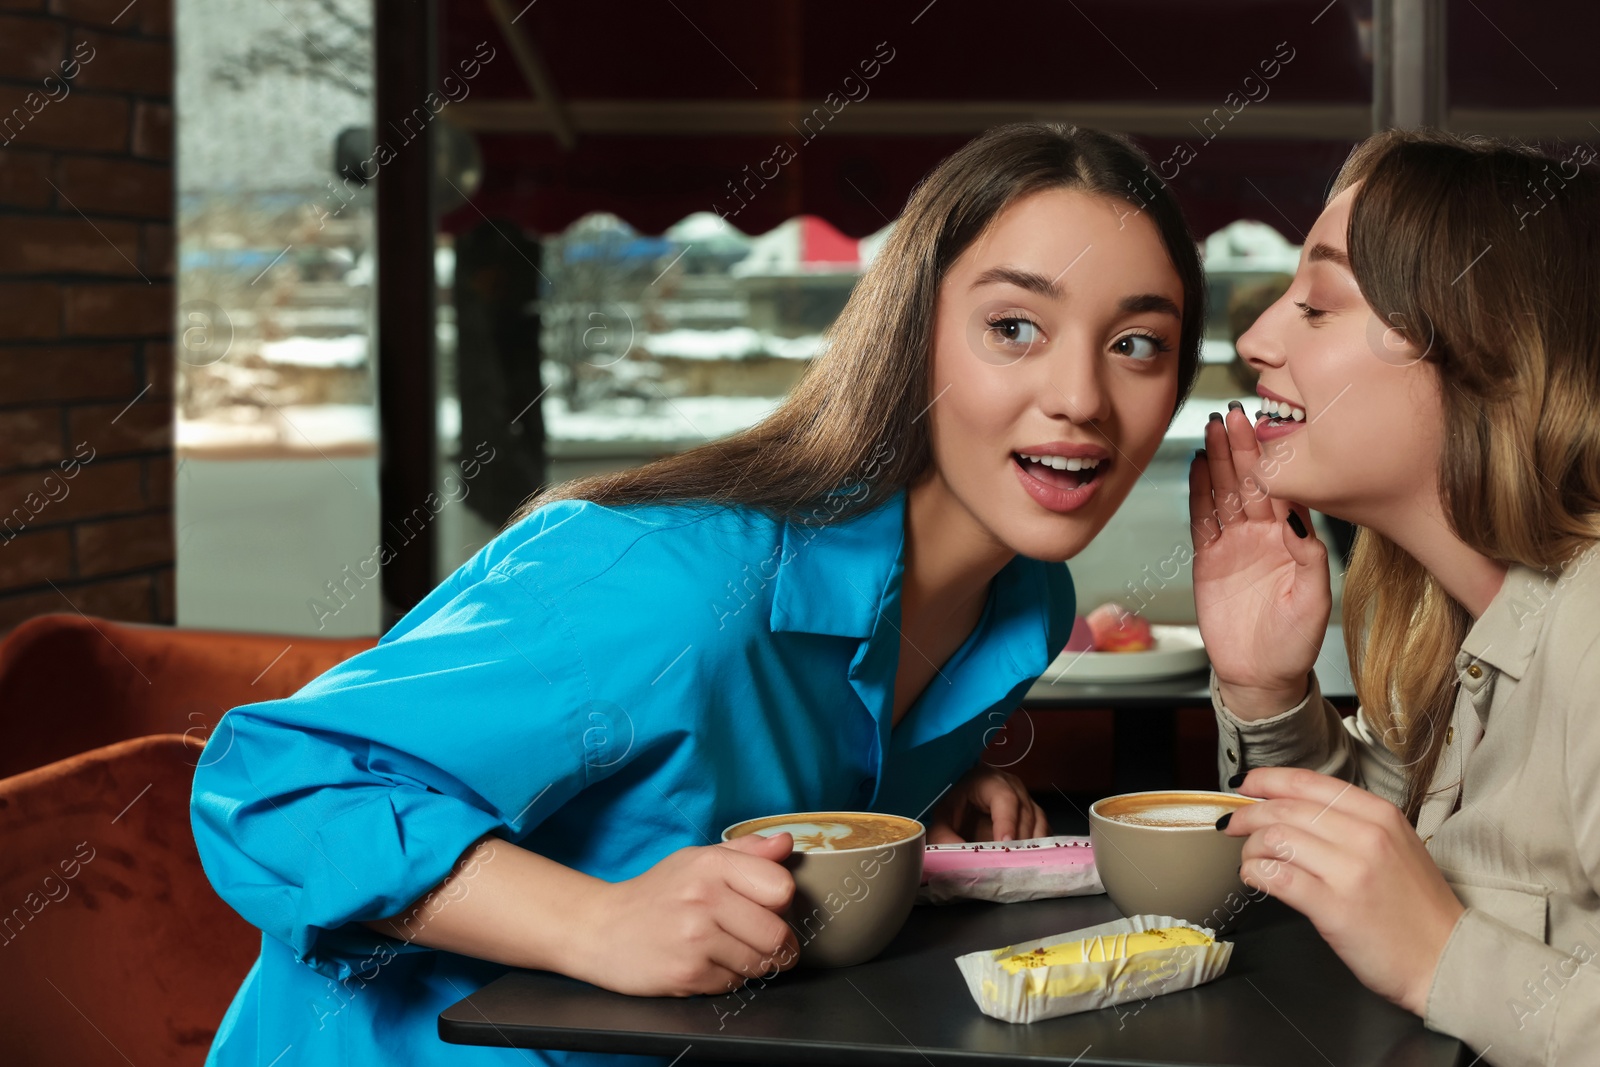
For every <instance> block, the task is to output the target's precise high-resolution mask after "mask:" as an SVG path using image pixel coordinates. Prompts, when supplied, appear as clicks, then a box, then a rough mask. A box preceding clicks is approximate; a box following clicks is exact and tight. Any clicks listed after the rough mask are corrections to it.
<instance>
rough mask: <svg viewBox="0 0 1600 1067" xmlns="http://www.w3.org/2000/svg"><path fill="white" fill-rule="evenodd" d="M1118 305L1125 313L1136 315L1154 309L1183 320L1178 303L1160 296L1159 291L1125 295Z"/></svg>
mask: <svg viewBox="0 0 1600 1067" xmlns="http://www.w3.org/2000/svg"><path fill="white" fill-rule="evenodd" d="M1118 307H1120V308H1121V309H1122V311H1123V312H1124V313H1125V314H1129V315H1138V314H1142V313H1144V312H1147V311H1155V312H1159V313H1161V314H1165V315H1171V316H1172V317H1173V318H1175V319H1177V320H1179V321H1180V322H1181V321H1182V320H1183V312H1181V311H1179V310H1178V305H1177V304H1174V303H1173V302H1172V301H1171V300H1170V299H1168V298H1167V297H1164V296H1162V295H1161V294H1160V293H1141V294H1140V295H1138V296H1125V297H1123V298H1122V303H1121V304H1119V305H1118Z"/></svg>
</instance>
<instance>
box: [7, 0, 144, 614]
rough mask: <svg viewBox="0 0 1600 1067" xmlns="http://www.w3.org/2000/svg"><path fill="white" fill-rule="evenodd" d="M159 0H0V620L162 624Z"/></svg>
mask: <svg viewBox="0 0 1600 1067" xmlns="http://www.w3.org/2000/svg"><path fill="white" fill-rule="evenodd" d="M172 221H173V197H172V16H171V2H170V0H134V2H132V3H129V2H128V0H0V631H4V630H8V629H10V628H11V627H12V626H14V625H16V623H18V622H20V621H22V620H23V619H26V618H28V617H30V616H33V615H38V614H43V613H46V612H72V611H73V610H75V609H76V610H78V611H82V612H83V613H85V614H88V615H95V616H103V617H106V618H113V619H127V620H134V621H144V622H152V621H153V622H164V623H170V622H172V621H173V591H172V581H173V529H172V477H173V470H172V348H171V335H172V322H173V309H172V275H173V231H172Z"/></svg>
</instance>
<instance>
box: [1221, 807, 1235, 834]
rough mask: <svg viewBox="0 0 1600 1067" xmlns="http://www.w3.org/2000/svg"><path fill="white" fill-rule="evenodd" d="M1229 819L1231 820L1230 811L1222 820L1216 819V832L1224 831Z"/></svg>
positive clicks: (1231, 813)
mask: <svg viewBox="0 0 1600 1067" xmlns="http://www.w3.org/2000/svg"><path fill="white" fill-rule="evenodd" d="M1231 818H1233V812H1231V811H1230V812H1228V813H1227V814H1226V815H1224V816H1223V817H1222V818H1220V819H1218V820H1217V829H1218V830H1226V829H1227V828H1228V820H1229V819H1231Z"/></svg>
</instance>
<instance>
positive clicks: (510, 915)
mask: <svg viewBox="0 0 1600 1067" xmlns="http://www.w3.org/2000/svg"><path fill="white" fill-rule="evenodd" d="M1147 167H1148V160H1147V159H1146V158H1145V157H1144V156H1143V155H1142V154H1141V153H1140V152H1139V151H1138V150H1137V149H1136V148H1134V147H1133V146H1132V145H1131V144H1130V143H1129V142H1127V141H1126V140H1124V139H1122V138H1119V137H1115V136H1111V135H1108V134H1103V133H1097V132H1094V131H1089V130H1080V129H1074V128H1071V127H1065V126H1054V125H1019V126H1010V127H1005V128H1001V129H997V130H994V131H991V132H989V133H987V134H985V135H984V136H982V137H980V138H978V139H977V140H975V141H973V142H972V143H971V144H969V145H967V146H966V147H965V148H963V149H961V150H960V151H958V152H957V153H956V154H955V155H953V156H951V157H950V158H949V159H948V160H946V161H945V162H944V163H942V164H941V165H940V166H939V167H938V168H937V169H935V170H934V171H933V172H932V173H931V174H930V175H929V176H928V177H927V178H926V179H925V180H924V181H923V183H922V184H921V185H920V186H919V187H918V188H917V190H916V191H915V192H914V193H913V195H912V197H911V199H910V201H909V203H908V204H907V205H906V208H905V211H904V212H903V213H902V215H901V217H900V219H899V221H898V223H897V225H896V226H895V229H894V232H893V235H892V236H891V237H890V238H889V239H888V241H887V242H886V243H885V245H884V247H883V248H882V250H881V251H880V253H879V254H878V256H877V258H876V259H875V260H874V262H873V263H872V264H871V266H870V267H869V268H868V270H867V271H866V273H865V274H864V276H863V277H862V278H861V280H860V282H859V283H858V285H857V286H856V288H855V290H854V292H853V293H852V294H851V297H850V299H849V302H848V304H847V306H846V308H845V310H844V312H843V313H842V314H841V316H840V317H839V319H838V321H837V323H836V324H835V325H834V327H833V329H832V330H831V332H830V335H829V342H828V347H827V351H826V352H825V354H823V355H822V356H821V357H820V358H819V359H818V360H817V361H816V362H815V364H814V365H813V366H812V367H811V368H810V369H809V371H808V373H807V375H806V376H805V378H804V380H803V381H802V382H801V384H800V385H799V386H798V387H797V388H796V390H795V391H794V393H793V395H792V396H790V397H789V398H788V399H787V400H786V402H785V403H784V404H783V405H782V407H781V408H779V410H778V411H777V412H776V413H774V414H773V415H772V416H771V417H769V418H768V419H766V420H765V421H764V422H762V423H760V424H759V425H757V426H755V427H753V428H751V429H749V430H747V431H745V432H743V433H739V434H735V435H734V436H732V437H730V438H727V439H725V440H720V441H715V442H712V443H709V444H706V445H704V446H702V447H699V448H696V449H693V450H691V451H689V452H686V453H684V454H682V455H679V456H675V457H672V458H670V459H664V460H661V461H659V462H656V463H652V464H650V465H648V466H645V467H643V468H641V469H638V470H635V471H630V472H627V473H623V474H617V475H605V476H600V477H595V478H586V479H581V480H579V481H577V482H573V483H569V484H567V485H562V486H557V487H556V488H554V489H552V490H550V491H549V492H546V493H543V494H540V495H538V496H536V497H534V498H533V499H532V500H530V501H529V502H528V504H527V506H525V507H524V508H523V509H522V510H521V511H520V512H519V513H518V514H517V515H516V516H515V517H514V521H513V522H512V523H511V524H510V525H509V526H508V528H507V529H506V530H505V531H504V532H502V533H501V535H500V536H499V537H497V538H496V539H495V540H494V541H493V542H491V543H490V544H489V545H488V546H486V547H485V548H484V549H483V550H482V551H481V552H479V553H478V554H477V555H476V556H475V557H474V558H473V559H472V560H470V561H469V562H467V563H466V564H464V565H463V566H462V567H461V568H460V569H459V570H458V571H457V572H456V573H455V574H454V575H452V576H451V577H450V578H449V579H448V580H447V581H446V582H444V583H443V584H441V585H440V586H439V587H438V588H437V589H436V590H434V591H433V592H432V593H431V594H430V595H429V596H428V597H427V598H426V599H425V600H424V601H423V602H422V603H420V604H419V605H417V607H416V608H414V609H413V610H412V611H411V612H410V613H409V614H407V616H406V617H405V618H404V619H402V620H401V621H400V622H399V623H398V624H397V625H396V626H395V627H394V628H393V629H392V630H390V631H389V632H388V633H387V634H385V635H384V637H383V639H382V641H381V642H380V643H379V644H378V645H377V646H376V647H375V648H373V649H371V650H369V651H367V652H364V653H362V654H361V655H359V656H356V657H355V658H354V659H352V660H350V661H349V662H347V663H345V664H342V665H341V666H339V667H336V668H334V669H333V670H331V671H329V672H328V673H327V674H325V675H323V676H322V677H320V678H318V679H316V680H315V681H313V682H312V683H311V684H310V685H308V686H306V687H305V689H303V690H302V691H301V692H300V693H298V694H296V695H295V696H293V697H291V698H289V699H286V700H280V701H272V702H267V703H262V704H253V705H247V706H244V707H240V708H235V709H233V710H232V711H230V712H229V713H228V714H227V715H226V716H225V717H224V718H223V719H222V721H221V723H220V724H219V726H218V728H217V730H216V731H215V732H214V734H213V740H212V741H211V743H210V745H208V747H207V753H206V757H205V759H204V760H203V761H202V766H201V767H200V768H199V770H198V773H197V775H196V779H195V789H194V804H193V822H194V829H195V836H196V840H197V841H198V843H199V848H200V855H201V857H202V859H203V861H204V864H205V867H206V870H207V873H208V874H209V875H210V877H211V879H212V882H213V883H214V884H215V886H216V887H217V890H218V892H219V893H221V895H222V896H223V897H224V898H225V899H226V900H227V901H228V902H229V903H230V904H232V905H233V906H234V907H235V908H236V909H237V910H238V911H239V912H240V914H242V915H243V916H244V917H245V918H247V919H248V920H250V921H251V922H252V923H254V924H255V925H257V926H259V927H260V928H261V929H262V931H263V933H264V936H263V938H262V950H261V957H260V960H259V961H258V963H257V964H256V967H255V969H254V970H252V972H251V973H250V976H249V977H248V979H247V980H246V982H245V985H244V987H243V988H242V989H241V991H240V993H239V995H238V997H237V998H236V1000H235V1002H234V1004H233V1006H232V1008H231V1009H230V1011H229V1013H228V1016H227V1018H226V1019H225V1020H224V1022H223V1025H222V1028H221V1030H220V1031H219V1033H218V1036H217V1039H216V1043H215V1045H214V1047H213V1050H212V1058H211V1060H210V1062H212V1063H216V1064H246V1063H248V1064H250V1065H252V1067H260V1065H262V1064H265V1063H267V1062H268V1061H270V1060H271V1059H272V1057H273V1056H274V1055H277V1054H278V1052H279V1051H280V1050H281V1049H283V1048H284V1047H286V1046H289V1045H292V1046H293V1048H294V1052H293V1062H294V1063H296V1064H301V1065H304V1064H339V1065H341V1067H348V1065H365V1064H378V1063H384V1064H399V1063H423V1062H426V1063H429V1064H437V1063H456V1062H460V1063H483V1064H488V1063H506V1064H522V1063H526V1062H527V1056H530V1055H531V1056H536V1057H538V1058H539V1061H540V1062H546V1063H574V1064H577V1063H583V1064H589V1063H601V1062H618V1063H634V1062H651V1061H641V1060H639V1059H637V1058H634V1057H610V1058H608V1057H600V1056H593V1055H587V1054H564V1053H555V1052H543V1053H524V1052H521V1051H513V1050H509V1049H499V1050H496V1049H488V1048H460V1047H450V1046H443V1045H440V1044H439V1042H438V1039H437V1036H436V1033H435V1021H434V1020H435V1016H436V1014H437V1013H438V1012H439V1011H440V1010H441V1009H442V1008H443V1007H445V1006H446V1005H448V1004H450V1003H451V1002H453V1001H455V1000H458V999H460V998H461V997H463V996H465V995H467V994H469V993H471V992H473V991H474V990H476V989H477V988H479V987H480V986H482V985H483V984H484V983H486V982H487V981H489V980H491V979H492V978H493V977H495V976H496V975H498V974H500V973H503V972H504V970H505V969H506V967H507V966H515V967H529V968H539V969H545V970H551V971H558V972H562V973H565V974H568V975H572V976H575V977H578V978H581V979H583V980H586V981H589V982H592V983H594V984H596V985H600V986H604V987H607V988H610V989H614V990H618V991H621V992H624V993H630V994H637V995H648V996H657V995H673V996H683V995H689V994H694V993H725V992H726V991H728V990H730V989H732V988H734V986H735V985H737V984H739V983H742V982H743V981H744V980H745V978H747V977H749V976H752V975H756V974H762V973H766V972H769V971H772V970H773V969H774V968H781V967H785V966H788V965H790V964H792V963H793V962H794V960H795V958H796V948H797V942H796V934H795V931H793V930H791V928H790V927H789V926H788V925H787V924H786V923H785V921H784V919H783V918H782V917H781V912H782V911H783V909H784V908H785V907H786V905H787V903H788V901H789V895H790V893H791V892H792V890H793V883H792V879H791V878H790V876H789V873H788V871H787V870H786V869H785V868H784V866H783V865H782V862H781V861H782V860H783V859H784V857H785V856H786V855H787V853H788V852H789V850H790V848H791V841H790V839H789V837H788V835H777V836H774V837H772V838H762V837H759V836H751V837H746V838H741V839H738V840H736V841H734V842H732V843H730V844H716V843H714V842H716V841H717V835H718V832H719V831H720V829H721V828H722V827H724V826H726V825H729V824H730V823H733V822H735V821H737V820H740V819H744V818H748V817H753V816H759V815H767V814H774V813H779V812H790V811H801V810H818V809H832V810H839V809H847V810H848V809H868V810H876V811H883V812H890V813H895V814H900V815H905V816H912V817H921V818H925V819H926V820H927V821H928V824H929V831H930V833H929V838H930V840H932V841H941V840H943V841H953V840H961V839H963V838H966V837H979V838H985V839H987V838H991V837H997V838H1000V839H1006V838H1020V837H1030V836H1037V835H1041V834H1044V833H1047V832H1048V828H1047V826H1046V824H1045V819H1044V815H1043V812H1042V811H1041V810H1040V809H1039V807H1038V805H1036V804H1035V803H1034V802H1033V801H1032V799H1031V798H1030V797H1029V796H1028V793H1027V791H1026V789H1025V788H1024V787H1023V786H1022V784H1021V782H1020V781H1018V780H1017V779H1016V778H1015V777H1014V776H1012V775H1010V774H1007V773H1005V772H1002V771H998V770H996V769H995V768H992V767H988V766H986V765H984V764H983V763H981V762H980V757H981V754H982V752H983V751H984V747H985V743H986V741H987V740H988V739H989V738H990V737H991V736H992V735H993V733H994V732H995V731H996V730H997V729H998V728H999V727H1000V726H1001V725H1002V724H1003V723H1004V722H1005V720H1006V718H1007V717H1008V716H1009V715H1010V714H1011V712H1012V711H1013V710H1015V708H1016V707H1017V706H1018V704H1019V703H1020V701H1021V699H1022V696H1023V694H1024V693H1026V691H1027V689H1028V687H1029V685H1030V684H1031V683H1032V682H1033V681H1034V679H1035V678H1037V677H1038V675H1039V674H1040V673H1042V672H1043V670H1044V669H1045V667H1046V666H1047V665H1048V663H1049V662H1050V660H1051V658H1052V657H1053V655H1054V654H1055V653H1056V652H1057V651H1058V650H1059V649H1061V648H1062V647H1063V645H1064V644H1065V643H1066V640H1067V637H1068V634H1069V632H1070V630H1071V624H1072V618H1073V610H1074V604H1073V593H1072V585H1071V580H1070V578H1069V576H1068V573H1067V570H1066V567H1065V566H1064V564H1063V563H1062V561H1064V560H1066V559H1069V558H1070V557H1072V556H1073V555H1074V554H1076V553H1077V552H1078V551H1079V550H1081V549H1082V548H1083V547H1084V546H1085V545H1086V544H1088V542H1089V541H1090V539H1091V538H1093V537H1094V536H1095V534H1096V533H1097V532H1098V531H1099V530H1100V529H1101V528H1102V527H1103V526H1104V525H1105V523H1106V521H1107V520H1108V519H1110V517H1111V515H1112V513H1113V512H1115V511H1116V509H1117V507H1118V506H1119V505H1120V504H1121V503H1122V501H1123V499H1124V498H1125V497H1126V496H1127V494H1128V491H1129V490H1130V489H1131V488H1132V486H1133V484H1134V482H1135V480H1137V479H1138V478H1139V476H1140V473H1141V471H1142V469H1143V468H1144V466H1145V465H1146V464H1147V463H1148V462H1149V461H1150V459H1151V457H1152V456H1153V455H1154V453H1155V451H1156V448H1157V446H1158V445H1159V444H1160V441H1161V438H1162V435H1163V433H1164V432H1165V430H1166V428H1167V426H1168V424H1169V422H1170V421H1171V418H1172V416H1173V414H1174V413H1175V412H1176V410H1177V407H1178V405H1179V403H1180V402H1181V401H1182V399H1183V397H1184V396H1185V394H1186V393H1187V391H1188V389H1189V387H1190V384H1191V383H1192V381H1193V379H1194V376H1195V372H1196V369H1197V365H1198V349H1199V344H1200V334H1201V318H1202V315H1203V313H1204V307H1205V301H1204V297H1203V276H1202V273H1201V268H1200V262H1199V256H1198V252H1197V250H1196V247H1195V244H1194V242H1193V240H1192V238H1191V236H1190V235H1189V233H1188V231H1187V229H1186V228H1185V226H1184V223H1183V220H1182V218H1181V216H1180V215H1179V212H1178V210H1177V207H1176V205H1175V203H1174V201H1173V200H1172V198H1171V196H1170V194H1169V193H1168V192H1166V191H1165V190H1164V189H1163V188H1161V187H1159V186H1158V185H1156V184H1154V183H1152V182H1151V181H1150V179H1149V173H1150V172H1149V170H1148V169H1147ZM213 749H214V750H215V751H213ZM661 1062H664V1061H661Z"/></svg>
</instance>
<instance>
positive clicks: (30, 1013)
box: [0, 734, 261, 1067]
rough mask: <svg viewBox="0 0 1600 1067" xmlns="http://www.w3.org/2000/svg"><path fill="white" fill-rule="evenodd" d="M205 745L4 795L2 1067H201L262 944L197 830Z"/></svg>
mask: <svg viewBox="0 0 1600 1067" xmlns="http://www.w3.org/2000/svg"><path fill="white" fill-rule="evenodd" d="M203 758H204V756H203V750H202V746H201V744H200V742H199V741H198V740H195V739H193V738H185V737H181V736H177V735H173V734H164V735H158V736H154V737H140V738H137V739H135V740H132V741H122V742H120V743H118V744H114V745H109V746H107V747H105V748H100V749H96V750H95V751H93V752H86V753H83V754H82V755H79V756H74V757H72V758H71V759H66V760H62V761H60V762H58V763H52V764H50V765H49V766H47V767H40V768H38V769H36V770H32V771H28V772H27V773H25V774H19V775H15V776H14V777H11V778H7V779H4V780H0V842H4V846H3V847H0V1049H3V1053H0V1060H3V1061H4V1062H5V1063H6V1064H7V1065H14V1067H32V1065H36V1064H37V1065H41V1067H43V1065H54V1064H66V1063H70V1064H74V1065H76V1067H100V1065H105V1067H126V1065H127V1064H128V1063H130V1062H131V1063H136V1064H138V1065H139V1067H156V1065H169V1064H188V1065H198V1064H200V1063H202V1062H203V1061H204V1059H205V1055H206V1051H207V1050H208V1048H209V1047H210V1044H211V1038H212V1037H213V1035H214V1034H215V1032H216V1028H217V1024H218V1023H219V1022H220V1021H221V1020H222V1016H223V1013H224V1012H225V1011H226V1010H227V1007H228V1002H229V1001H230V1000H231V999H232V997H233V994H234V991H235V990H236V989H237V988H238V986H239V983H240V982H241V981H242V980H243V978H244V976H245V974H246V973H247V972H248V971H249V970H250V966H251V964H252V963H254V962H255V957H256V954H257V952H258V950H259V949H260V944H261V934H260V932H259V931H258V930H256V929H255V928H254V927H252V926H251V925H250V924H249V923H246V922H245V921H244V920H243V919H241V918H239V916H238V915H237V914H235V913H234V911H233V910H232V909H231V908H229V907H228V905H227V904H225V903H223V901H222V899H221V898H220V897H218V896H217V895H216V893H215V892H214V891H213V890H212V888H211V884H210V883H209V882H208V881H207V880H206V876H205V872H204V871H203V870H202V869H201V867H200V857H199V856H198V854H197V853H196V852H195V846H194V838H193V836H192V835H191V833H190V830H189V791H190V786H191V782H192V780H193V777H194V767H195V764H196V762H197V761H198V760H200V759H203Z"/></svg>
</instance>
